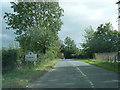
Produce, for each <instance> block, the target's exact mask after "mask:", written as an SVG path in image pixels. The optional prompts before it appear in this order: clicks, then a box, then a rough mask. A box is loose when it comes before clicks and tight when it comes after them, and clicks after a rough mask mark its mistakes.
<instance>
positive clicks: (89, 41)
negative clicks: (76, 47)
mask: <svg viewBox="0 0 120 90" xmlns="http://www.w3.org/2000/svg"><path fill="white" fill-rule="evenodd" d="M85 39H86V42H85V43H83V44H82V46H83V48H84V50H85V51H86V52H87V54H89V55H92V56H93V54H94V53H103V52H115V51H118V48H117V47H118V40H119V38H118V31H116V30H114V29H113V27H112V24H111V23H105V24H101V25H100V26H98V28H97V30H96V31H93V30H91V29H88V31H86V35H85Z"/></svg>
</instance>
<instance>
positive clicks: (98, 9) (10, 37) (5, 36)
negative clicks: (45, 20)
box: [0, 0, 118, 47]
mask: <svg viewBox="0 0 120 90" xmlns="http://www.w3.org/2000/svg"><path fill="white" fill-rule="evenodd" d="M59 2H60V6H61V7H62V8H63V9H64V16H63V17H62V21H63V23H64V25H63V26H62V29H61V31H60V32H59V37H60V39H61V40H64V39H65V37H66V36H69V37H71V38H72V39H73V40H74V41H75V43H76V44H77V46H78V47H79V45H80V43H82V42H83V41H84V40H83V38H84V37H83V35H84V33H85V32H84V30H85V29H86V28H87V27H89V26H90V25H91V26H92V27H93V29H96V28H97V27H98V26H99V25H100V24H103V23H107V22H111V23H112V25H113V27H114V29H118V24H117V23H118V22H116V21H117V16H118V14H117V13H118V11H117V8H118V6H117V5H116V4H115V3H116V2H117V0H59ZM1 4H2V13H1V14H0V17H2V16H3V14H4V12H12V10H11V8H10V3H9V2H5V1H4V2H2V3H1ZM5 27H6V24H5V21H4V20H2V28H1V31H2V33H1V32H0V37H2V46H3V47H5V46H8V45H9V44H12V43H15V41H14V37H15V35H14V30H12V31H10V30H6V29H5Z"/></svg>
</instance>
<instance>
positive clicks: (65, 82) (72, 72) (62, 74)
mask: <svg viewBox="0 0 120 90" xmlns="http://www.w3.org/2000/svg"><path fill="white" fill-rule="evenodd" d="M28 87H29V88H118V75H117V74H116V73H114V72H112V71H108V70H105V69H102V68H99V67H96V66H93V65H90V64H87V63H84V62H80V61H74V60H59V61H58V63H57V64H56V65H55V67H54V69H53V70H51V71H50V72H48V73H46V74H45V75H44V76H43V77H41V78H40V79H39V80H37V81H36V82H35V83H34V84H32V85H30V86H28Z"/></svg>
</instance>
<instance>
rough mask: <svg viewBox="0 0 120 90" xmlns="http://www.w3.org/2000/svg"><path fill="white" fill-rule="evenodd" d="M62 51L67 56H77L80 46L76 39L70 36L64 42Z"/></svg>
mask: <svg viewBox="0 0 120 90" xmlns="http://www.w3.org/2000/svg"><path fill="white" fill-rule="evenodd" d="M61 52H63V53H64V56H65V58H76V57H77V54H78V48H77V47H76V44H75V42H74V40H72V39H71V38H70V37H66V38H65V40H64V44H62V45H61Z"/></svg>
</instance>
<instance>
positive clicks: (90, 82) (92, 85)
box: [70, 61, 95, 88]
mask: <svg viewBox="0 0 120 90" xmlns="http://www.w3.org/2000/svg"><path fill="white" fill-rule="evenodd" d="M70 63H71V64H72V65H73V66H74V67H76V69H77V70H78V71H79V72H80V73H81V74H82V75H83V76H84V77H85V78H86V79H87V81H88V82H89V84H90V85H91V87H92V88H95V86H94V84H93V83H92V81H90V80H89V79H88V77H87V75H85V74H84V73H83V72H82V71H81V70H80V68H78V67H77V66H76V65H75V64H74V63H72V62H71V61H70Z"/></svg>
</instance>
